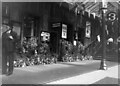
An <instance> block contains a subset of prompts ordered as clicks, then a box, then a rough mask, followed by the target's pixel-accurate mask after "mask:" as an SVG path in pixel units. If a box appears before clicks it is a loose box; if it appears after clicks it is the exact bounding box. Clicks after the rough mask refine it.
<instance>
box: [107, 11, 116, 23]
mask: <svg viewBox="0 0 120 86" xmlns="http://www.w3.org/2000/svg"><path fill="white" fill-rule="evenodd" d="M107 19H108V20H109V21H112V22H113V21H115V20H116V19H117V15H116V13H115V12H109V13H108V14H107Z"/></svg>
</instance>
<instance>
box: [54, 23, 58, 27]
mask: <svg viewBox="0 0 120 86" xmlns="http://www.w3.org/2000/svg"><path fill="white" fill-rule="evenodd" d="M52 27H60V23H55V24H52Z"/></svg>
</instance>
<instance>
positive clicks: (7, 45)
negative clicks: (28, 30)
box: [2, 27, 17, 75]
mask: <svg viewBox="0 0 120 86" xmlns="http://www.w3.org/2000/svg"><path fill="white" fill-rule="evenodd" d="M16 37H17V35H16V33H15V32H14V31H12V27H9V28H8V29H7V31H5V32H4V33H3V34H2V73H3V74H7V75H11V74H12V73H13V67H14V64H13V62H14V52H15V43H16Z"/></svg>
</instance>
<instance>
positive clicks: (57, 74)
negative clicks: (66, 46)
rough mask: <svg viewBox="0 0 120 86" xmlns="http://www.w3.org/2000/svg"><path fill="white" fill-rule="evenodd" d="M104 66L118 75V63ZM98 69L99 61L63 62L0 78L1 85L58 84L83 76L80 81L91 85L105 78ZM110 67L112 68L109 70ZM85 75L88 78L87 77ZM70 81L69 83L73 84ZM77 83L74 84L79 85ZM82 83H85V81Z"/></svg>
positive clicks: (15, 71)
mask: <svg viewBox="0 0 120 86" xmlns="http://www.w3.org/2000/svg"><path fill="white" fill-rule="evenodd" d="M106 64H107V66H108V70H107V71H109V73H111V74H118V72H117V65H118V63H115V62H109V61H107V62H106ZM99 67H100V60H86V61H78V62H63V63H57V64H48V65H38V66H28V67H24V68H15V70H14V73H13V74H12V75H11V76H5V75H0V77H2V84H55V83H56V82H59V81H61V80H63V81H64V80H65V79H66V80H67V79H68V80H69V79H71V78H73V80H76V79H77V78H79V76H80V77H81V75H84V76H82V78H81V79H82V80H88V81H91V82H88V84H91V83H95V82H97V81H99V80H98V79H103V78H105V76H106V73H105V71H103V70H99ZM111 67H113V68H112V69H111ZM114 67H115V69H114ZM110 70H111V71H112V72H111V71H110ZM113 70H114V71H113ZM107 71H106V72H107ZM87 74H88V75H90V76H88V75H87ZM96 74H98V75H96ZM100 74H103V75H104V77H102V75H101V76H99V75H100ZM92 75H93V76H94V77H96V79H97V78H98V79H97V80H95V79H93V78H91V77H93V76H92ZM113 76H114V78H117V75H113ZM75 78H76V79H75ZM83 78H84V79H83ZM71 80H72V79H71ZM73 80H72V81H73ZM77 80H78V82H80V79H77ZM72 81H71V82H70V81H69V82H70V83H74V82H72ZM78 82H76V83H74V84H79V83H78ZM70 83H67V82H66V84H70ZM82 83H86V81H84V82H82ZM56 84H62V83H61V82H59V83H56Z"/></svg>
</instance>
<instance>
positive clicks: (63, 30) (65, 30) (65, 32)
mask: <svg viewBox="0 0 120 86" xmlns="http://www.w3.org/2000/svg"><path fill="white" fill-rule="evenodd" d="M62 38H65V39H66V38H67V25H65V24H62Z"/></svg>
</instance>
